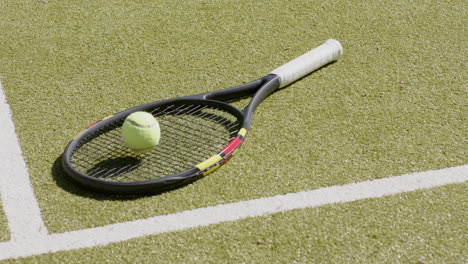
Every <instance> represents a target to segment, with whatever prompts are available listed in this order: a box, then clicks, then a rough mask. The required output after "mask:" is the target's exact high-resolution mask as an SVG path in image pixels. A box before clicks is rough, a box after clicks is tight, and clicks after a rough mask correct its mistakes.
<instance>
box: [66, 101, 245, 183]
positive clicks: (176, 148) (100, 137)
mask: <svg viewBox="0 0 468 264" xmlns="http://www.w3.org/2000/svg"><path fill="white" fill-rule="evenodd" d="M151 113H152V114H153V115H154V116H155V117H156V118H157V120H158V121H159V123H160V126H161V132H162V135H165V136H163V137H162V138H161V142H160V144H159V145H158V146H157V147H156V148H155V149H154V150H153V151H151V152H149V153H146V154H141V155H139V154H135V153H133V152H131V151H130V150H129V149H127V148H126V147H125V146H124V145H123V141H122V138H121V135H120V127H121V126H122V123H123V120H121V121H119V122H113V123H112V124H110V125H108V126H107V127H105V128H103V129H102V130H100V131H97V132H95V133H94V134H91V135H90V136H88V137H87V138H85V139H83V143H82V144H81V145H79V146H78V147H77V149H76V150H75V153H74V154H73V156H72V159H71V162H72V164H73V165H74V166H75V168H76V169H77V170H78V171H80V172H81V173H83V174H85V175H87V176H89V177H93V178H96V179H101V180H106V181H115V182H132V181H145V180H151V179H155V178H161V177H164V176H167V175H170V174H175V173H178V172H181V171H184V170H187V169H190V168H192V167H194V166H195V165H196V164H198V163H200V162H202V161H204V160H206V159H207V158H209V157H211V156H212V155H214V154H216V153H218V152H219V151H220V150H221V149H222V148H223V147H224V146H226V145H227V144H228V143H229V142H230V141H231V140H232V139H233V138H234V137H235V135H236V134H237V131H238V130H239V128H240V123H239V122H238V120H237V118H236V117H234V116H233V115H232V114H230V113H227V112H225V111H224V110H222V109H217V108H216V107H212V106H208V105H183V104H182V105H168V106H165V107H158V108H155V109H153V110H152V111H151Z"/></svg>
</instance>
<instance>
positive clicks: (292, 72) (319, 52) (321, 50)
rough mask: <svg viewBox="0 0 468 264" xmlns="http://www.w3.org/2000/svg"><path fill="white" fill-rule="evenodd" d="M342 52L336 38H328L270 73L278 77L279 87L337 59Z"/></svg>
mask: <svg viewBox="0 0 468 264" xmlns="http://www.w3.org/2000/svg"><path fill="white" fill-rule="evenodd" d="M342 54H343V47H341V44H340V42H339V41H338V40H334V39H329V40H327V41H325V43H323V44H322V45H320V46H318V47H316V48H314V49H313V50H311V51H309V52H307V53H305V54H303V55H301V56H299V57H297V58H295V59H294V60H292V61H290V62H288V63H286V64H284V65H283V66H280V67H278V68H276V69H275V70H274V71H272V72H271V73H272V74H276V75H277V76H278V77H279V78H280V88H282V87H284V86H286V85H288V84H290V83H292V82H295V81H297V80H298V79H300V78H302V77H304V76H305V75H307V74H309V73H311V72H313V71H315V70H317V69H319V68H320V67H322V66H324V65H326V64H328V63H330V62H332V61H335V60H337V59H338V58H339V57H340V56H341V55H342Z"/></svg>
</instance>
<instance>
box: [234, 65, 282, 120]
mask: <svg viewBox="0 0 468 264" xmlns="http://www.w3.org/2000/svg"><path fill="white" fill-rule="evenodd" d="M261 80H263V83H262V87H261V88H260V90H258V92H257V93H256V94H255V95H254V96H253V97H252V100H251V101H250V103H249V104H248V105H247V106H246V107H245V108H244V110H242V112H244V115H245V119H244V124H245V126H246V127H250V123H251V121H252V117H253V113H254V111H255V109H257V107H258V105H259V104H260V103H261V102H263V100H265V98H267V97H268V96H269V95H270V94H272V93H273V92H274V91H276V90H278V88H279V87H280V79H279V77H278V76H277V75H275V74H269V75H267V76H265V77H263V78H262V79H261Z"/></svg>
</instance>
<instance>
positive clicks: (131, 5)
mask: <svg viewBox="0 0 468 264" xmlns="http://www.w3.org/2000/svg"><path fill="white" fill-rule="evenodd" d="M465 6H466V5H465V4H464V2H463V1H426V0H417V1H413V2H411V3H410V2H407V1H371V2H369V1H352V2H350V1H343V0H341V1H340V0H332V1H299V0H292V1H287V2H284V1H279V0H275V1H167V0H166V1H120V0H116V1H112V2H109V1H102V0H94V1H88V0H85V1H38V0H26V1H16V0H15V1H14V0H4V1H2V3H0V10H1V11H0V19H1V20H0V21H1V22H0V27H1V28H0V29H1V32H2V34H0V42H1V43H2V44H1V45H0V54H1V55H0V56H1V63H0V77H1V81H2V84H3V87H4V90H5V93H6V96H7V100H8V103H9V104H10V106H11V109H12V112H13V118H14V122H15V126H16V130H17V133H18V136H19V139H20V142H21V146H22V150H23V153H24V155H25V160H26V163H27V166H28V170H29V173H30V177H31V181H32V184H33V188H34V191H35V194H36V196H37V199H38V202H39V204H40V207H41V210H42V211H41V212H42V216H43V218H44V221H45V223H46V225H47V227H48V229H49V232H52V233H54V232H65V231H70V230H78V229H82V228H89V227H94V226H102V225H107V224H111V223H117V222H122V221H130V220H135V219H140V218H147V217H150V216H154V215H160V214H169V213H174V212H179V211H182V210H188V209H193V208H200V207H206V206H211V205H216V204H220V203H228V202H235V201H242V200H250V199H254V198H259V197H264V196H272V195H277V194H284V193H290V192H298V191H303V190H311V189H316V188H320V187H326V186H332V185H339V184H346V183H352V182H359V181H363V180H371V179H378V178H385V177H389V176H393V175H400V174H405V173H409V172H416V171H425V170H429V169H438V168H444V167H451V166H456V165H461V164H466V163H467V161H468V160H467V156H466V131H467V127H466V116H467V114H468V111H467V107H466V100H467V90H466V89H467V87H468V83H467V79H468V78H467V74H466V72H467V71H466V57H467V56H466V45H465V43H467V36H466V34H463V32H464V30H465V25H466V22H467V19H466V7H465ZM328 38H335V39H338V40H339V41H340V42H341V43H342V45H343V47H344V49H345V53H344V56H343V57H342V58H341V59H340V61H338V62H336V63H334V64H332V65H329V66H327V67H325V68H323V69H321V70H319V71H317V72H315V73H314V74H312V75H310V76H308V77H306V78H304V79H302V80H300V81H299V82H297V83H295V84H293V85H291V86H289V87H288V88H286V89H283V90H280V91H278V92H276V93H275V94H273V95H271V96H270V98H268V99H267V100H266V101H265V102H264V103H263V104H262V105H261V106H260V107H259V108H258V110H257V113H256V114H255V116H254V122H253V124H252V130H251V131H250V133H249V135H248V138H247V141H246V143H245V144H244V145H243V147H242V149H241V150H240V151H239V154H237V156H236V157H234V158H233V159H232V161H231V162H229V163H228V164H227V165H226V166H224V167H223V168H221V169H220V170H218V171H217V172H216V173H214V174H213V175H210V176H209V177H207V178H204V179H202V180H200V181H198V182H196V183H194V184H191V185H189V186H186V187H184V188H181V189H178V190H175V191H172V192H168V193H164V194H161V195H156V196H148V197H118V196H108V195H102V194H96V193H92V192H89V191H87V190H84V189H82V188H81V187H79V186H77V185H76V184H74V183H73V182H72V181H70V180H69V179H68V178H66V177H65V176H64V173H63V171H62V170H61V166H60V162H59V161H60V155H61V152H62V151H63V148H64V147H65V145H66V144H67V142H68V141H69V140H70V139H71V138H73V137H74V136H75V135H76V134H77V133H79V132H80V131H81V130H82V129H83V128H84V127H86V126H87V125H89V124H91V123H93V122H94V121H96V120H99V119H101V118H103V117H105V116H108V115H109V114H113V113H116V112H118V111H121V110H124V109H126V108H129V107H132V106H135V105H139V104H142V103H146V102H150V101H154V100H158V99H165V98H170V97H177V96H182V95H190V94H194V93H201V92H205V91H211V90H216V89H220V88H224V87H228V86H232V85H237V84H240V83H243V82H247V81H250V80H252V79H255V78H257V77H261V76H263V75H265V74H266V73H268V72H269V71H271V70H273V69H274V68H276V67H277V66H279V65H281V64H283V63H285V62H287V61H289V60H290V59H293V58H294V57H296V56H298V55H300V54H302V53H304V52H306V51H308V50H309V49H311V48H313V47H315V46H317V45H319V44H321V43H322V42H323V41H325V40H326V39H328ZM451 188H455V189H457V188H458V189H460V188H466V186H464V187H463V186H462V187H460V186H459V187H447V188H441V189H438V190H437V191H427V192H422V193H423V194H424V193H428V195H430V194H431V193H433V192H434V193H444V192H443V191H444V190H451ZM446 195H447V198H444V197H446V196H444V195H441V196H440V197H441V198H440V199H441V201H438V198H437V197H439V196H435V195H434V196H431V197H432V200H430V201H432V202H434V203H445V204H446V205H450V206H451V207H447V208H445V207H444V206H443V205H440V206H435V207H434V208H439V209H444V210H449V211H450V212H453V211H457V210H456V208H458V207H459V203H460V200H459V199H462V198H463V195H458V196H450V199H449V198H448V196H449V195H451V194H450V193H449V194H446ZM454 195H455V194H454ZM399 197H400V196H399ZM402 197H405V204H403V205H400V204H396V205H395V206H396V207H397V208H401V209H400V210H408V212H407V214H403V215H401V216H402V217H404V219H402V218H401V217H397V216H398V214H397V212H396V211H395V210H398V209H390V208H387V206H390V205H388V203H389V204H392V203H393V202H395V200H398V199H399V198H395V197H393V198H386V199H382V200H380V199H378V200H376V201H362V202H357V203H353V204H352V205H333V206H326V207H323V208H316V209H310V210H304V211H295V212H290V213H285V214H280V215H275V216H273V218H274V219H275V220H274V222H271V220H269V219H270V218H271V217H264V218H255V219H248V220H243V221H239V222H235V223H228V224H221V225H219V226H216V227H215V228H213V229H212V227H207V228H201V229H196V230H187V231H183V232H179V233H176V234H165V235H161V236H157V237H149V238H142V239H136V240H134V241H132V242H130V244H131V245H132V246H130V248H132V249H131V250H130V251H129V252H128V256H126V257H124V256H123V255H120V256H121V257H122V258H128V260H131V259H133V257H134V256H135V255H139V254H138V253H141V252H140V251H138V248H141V246H138V245H139V244H142V246H143V249H144V250H145V252H148V251H150V250H149V249H148V248H147V247H149V245H151V244H152V243H156V242H155V241H160V242H157V243H162V244H161V245H164V246H163V247H165V245H166V244H167V243H170V245H169V247H172V249H171V250H170V251H169V252H176V251H177V248H179V247H180V244H178V242H177V241H181V240H183V237H185V236H188V237H190V240H188V242H187V244H186V245H190V242H193V243H195V242H196V240H197V236H200V238H199V239H200V241H205V240H207V241H210V242H209V243H207V244H206V245H204V246H203V248H202V249H200V250H205V251H207V252H208V251H210V252H215V253H214V254H215V255H214V256H212V257H213V259H217V258H218V257H219V258H220V259H221V260H228V259H230V257H229V256H227V257H226V258H225V259H223V256H222V255H223V253H222V252H223V250H225V249H229V250H233V251H228V252H231V253H228V254H233V255H234V254H235V250H238V251H239V252H240V253H239V254H241V255H244V257H245V259H242V260H241V259H239V262H241V261H245V262H251V260H254V259H256V257H257V256H256V255H255V254H256V253H254V252H253V251H252V252H251V251H249V250H248V249H247V248H248V247H253V248H262V247H263V248H265V251H260V253H259V254H262V252H263V253H264V254H272V255H271V256H278V255H274V254H273V252H275V251H274V250H273V249H272V248H271V247H273V246H274V245H275V246H277V247H279V248H281V250H283V251H284V252H287V251H288V250H287V248H286V247H288V243H289V242H288V241H293V242H291V243H299V240H296V239H301V237H302V236H307V235H309V236H310V237H309V239H312V237H313V236H316V235H317V234H320V235H327V236H329V240H327V241H328V242H325V241H322V242H323V243H321V244H319V246H318V247H319V250H318V251H310V249H308V248H306V245H304V246H303V247H300V248H301V250H304V254H305V255H304V256H305V258H300V257H298V261H299V262H308V261H306V260H307V259H308V258H309V257H312V255H314V254H312V253H313V252H315V253H318V252H322V256H323V258H324V259H327V257H329V258H328V259H334V258H332V257H333V256H334V257H336V259H337V260H338V259H339V257H340V256H344V255H348V256H351V255H352V252H357V251H359V250H362V251H365V252H364V253H362V255H360V256H361V257H362V258H363V260H366V259H367V260H368V262H373V261H372V260H373V259H374V258H373V256H375V257H376V258H378V259H385V258H384V256H385V255H382V256H380V255H379V254H380V253H378V252H377V251H376V250H377V248H376V247H375V244H374V243H375V242H376V241H373V240H372V239H368V238H366V237H363V235H362V234H359V232H355V230H354V231H353V235H352V236H351V237H349V241H350V243H351V245H353V246H351V247H349V246H348V247H347V246H345V244H340V243H344V240H342V242H339V241H340V239H344V238H345V237H344V233H343V232H347V231H346V228H347V227H348V228H351V226H350V225H351V223H352V222H349V223H348V222H347V223H345V226H342V224H343V223H340V222H337V221H330V220H332V219H341V218H343V216H346V213H345V212H344V211H343V210H345V208H347V209H350V210H352V211H355V210H356V209H357V208H359V211H361V210H362V214H361V215H352V216H349V217H350V218H352V219H351V220H352V221H355V224H356V230H361V231H362V230H366V223H368V222H369V221H366V220H372V221H373V222H374V223H375V226H374V227H373V228H374V229H378V225H377V223H379V221H385V222H386V223H387V224H386V225H382V226H384V227H386V228H388V226H395V227H398V226H399V224H398V223H399V222H398V221H407V222H408V223H411V224H408V226H406V227H402V228H403V229H401V230H400V231H398V232H399V234H401V233H404V232H405V231H404V230H406V229H404V228H407V230H411V229H413V228H412V227H414V226H417V225H418V224H419V225H427V224H428V223H427V221H426V219H431V218H432V217H433V216H434V215H435V214H436V213H437V211H436V210H428V211H427V212H426V211H424V212H422V211H416V210H417V209H418V208H419V205H420V204H421V203H423V202H425V200H421V199H418V198H417V197H419V196H418V195H416V194H408V195H406V194H405V195H402ZM451 199H457V200H456V201H458V202H457V203H453V202H452V200H451ZM392 206H393V205H392ZM428 206H429V205H428ZM372 208H375V209H379V210H380V209H386V211H388V212H389V213H392V214H396V215H397V216H394V217H390V218H388V217H387V216H386V215H385V214H377V215H373V214H372V212H374V211H379V210H371V209H372ZM450 208H452V209H453V211H452V210H450ZM384 211H385V210H384ZM364 212H366V213H364ZM316 217H319V218H320V219H321V220H320V222H321V223H323V224H326V225H325V226H324V227H320V226H317V225H316V223H315V221H312V220H311V219H314V218H316ZM0 219H1V218H0ZM405 219H406V220H405ZM457 219H458V220H460V219H462V218H457ZM1 221H2V220H0V225H3V224H2V222H1ZM392 221H393V222H392ZM444 221H445V222H447V223H450V224H449V225H448V226H445V227H444V228H445V229H444V230H446V231H447V232H452V233H456V232H459V231H460V225H459V223H452V222H450V221H451V218H450V217H442V218H441V219H440V220H439V223H444ZM455 222H456V221H455ZM273 223H274V224H273ZM288 224H292V225H302V226H297V227H291V228H301V229H303V230H309V229H311V230H315V231H311V232H304V233H303V234H300V236H299V237H297V238H295V237H296V236H295V235H290V236H286V237H285V238H284V240H281V241H275V239H279V235H278V234H276V235H275V237H273V238H268V236H266V237H260V238H257V237H259V236H260V233H259V232H266V233H265V234H268V232H279V231H280V230H282V228H281V226H283V227H285V226H287V225H288ZM263 226H264V227H263ZM278 226H279V227H278ZM252 227H255V228H253V229H252V230H250V228H252ZM260 227H262V228H263V229H261V230H262V231H260V230H257V231H255V229H257V228H260ZM438 227H439V226H438ZM249 230H250V231H249ZM289 230H292V229H289ZM249 232H256V233H255V234H254V235H253V237H255V239H254V240H253V242H252V241H251V240H248V241H246V240H245V239H240V238H241V237H243V236H245V235H247V234H249ZM369 232H370V231H369ZM382 232H385V236H387V235H388V237H389V242H388V243H391V244H384V245H383V247H385V248H386V250H387V253H388V256H389V259H395V257H396V256H397V255H398V254H400V255H401V256H404V255H411V256H416V255H417V254H419V253H421V255H422V256H428V254H432V253H433V252H434V251H437V252H439V251H440V252H445V253H444V254H442V255H440V257H437V256H435V257H433V259H444V258H445V257H447V259H449V260H454V259H455V260H456V259H458V260H460V253H459V252H460V250H461V247H462V245H460V243H459V241H460V240H454V241H452V242H450V243H448V244H446V243H442V241H445V240H444V239H442V238H440V239H439V238H438V237H437V236H436V235H435V234H434V233H427V234H426V235H425V238H424V239H427V240H435V241H439V242H440V243H438V242H431V243H432V244H431V246H430V247H428V248H424V247H421V248H412V247H405V246H404V245H406V244H408V243H410V242H408V239H410V238H411V239H415V238H414V235H415V233H414V232H416V231H415V230H413V233H408V234H407V235H406V236H403V237H402V238H399V237H400V236H399V235H398V234H392V229H385V231H382ZM225 233H232V235H233V237H234V238H235V237H237V238H238V239H228V238H226V236H225V235H223V234H225ZM195 234H197V235H195ZM338 234H341V237H340V236H339V235H338ZM369 235H371V234H369ZM337 236H338V237H337ZM0 238H8V234H7V230H4V229H2V231H0ZM225 239H226V240H225ZM269 239H270V240H269ZM271 239H273V240H271ZM290 239H292V240H290ZM302 239H306V238H305V237H302ZM257 240H258V241H260V242H259V244H256V242H255V241H257ZM347 240H348V239H347ZM380 240H382V241H383V242H382V243H384V242H385V241H384V240H385V237H382V238H380ZM200 241H198V243H195V244H194V245H200V244H203V243H200ZM216 241H224V242H223V243H216ZM262 241H263V242H262ZM269 241H270V242H269ZM329 241H331V242H329ZM333 241H336V244H333V245H330V244H329V243H334V242H333ZM399 243H400V245H402V246H401V247H400V249H401V250H402V252H400V253H398V251H397V250H396V249H395V250H394V251H392V250H391V249H390V248H389V247H390V246H392V245H397V244H399ZM161 245H160V246H155V248H158V247H159V248H161ZM340 245H341V247H340ZM465 246H466V245H465ZM122 247H126V243H119V244H116V245H111V246H108V247H105V248H102V249H88V250H80V251H77V252H71V253H68V252H66V253H60V254H59V256H63V258H68V257H70V258H71V257H76V256H78V257H79V259H84V258H82V256H81V255H88V256H89V257H91V256H92V255H93V254H91V253H90V252H93V251H94V250H96V251H97V252H102V253H103V255H102V256H101V255H96V256H93V257H96V258H101V257H102V258H103V257H104V256H105V255H108V253H109V252H113V251H119V250H121V248H122ZM145 247H146V248H145ZM330 247H331V248H335V249H337V250H335V251H333V250H329V248H330ZM268 248H270V249H268ZM291 248H295V247H294V246H292V245H291ZM338 248H340V249H339V250H338ZM451 248H454V249H453V250H454V251H453V252H451V251H452V249H451ZM133 249H135V250H133ZM143 249H142V250H143ZM400 249H399V250H400ZM155 250H156V252H157V253H156V254H157V255H160V254H161V252H159V251H158V250H157V249H155ZM193 250H194V251H197V249H196V248H193ZM298 250H299V249H298ZM291 252H292V253H291V254H294V251H291ZM372 252H374V253H372ZM296 253H297V254H299V253H298V252H297V251H296ZM387 253H382V254H387ZM452 253H453V254H452ZM465 253H466V252H465ZM148 254H149V253H148ZM181 254H185V256H181V257H180V260H181V262H183V261H182V260H185V259H187V258H189V255H190V251H189V250H188V249H187V250H186V251H184V252H183V253H181ZM200 254H201V253H200ZM216 254H220V255H221V256H217V255H216ZM248 254H251V255H250V258H248V257H249V255H248ZM335 254H336V255H335ZM372 254H374V255H372ZM462 255H463V254H462ZM145 256H150V255H145ZM194 256H195V255H194ZM465 256H466V254H465ZM48 257H52V258H54V256H53V255H52V256H46V257H44V259H46V258H48ZM316 257H318V256H316ZM166 258H167V260H168V261H169V260H170V256H166ZM174 258H176V257H174ZM266 258H267V259H268V256H266ZM37 259H38V260H42V257H41V256H40V257H37ZM155 259H157V257H155ZM177 259H178V258H177ZM272 259H273V258H272ZM293 259H294V258H290V259H288V255H287V254H286V255H284V262H290V261H292V260H293ZM313 259H316V258H315V257H314V258H313ZM236 260H237V259H236ZM316 260H317V261H319V259H316ZM349 261H351V262H352V259H349ZM411 261H416V260H415V259H414V258H412V259H411ZM200 262H203V259H201V260H200ZM279 262H282V261H281V260H279ZM390 262H393V261H390Z"/></svg>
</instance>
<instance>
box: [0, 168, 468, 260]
mask: <svg viewBox="0 0 468 264" xmlns="http://www.w3.org/2000/svg"><path fill="white" fill-rule="evenodd" d="M467 180H468V164H467V165H463V166H458V167H453V168H447V169H441V170H433V171H426V172H420V173H412V174H405V175H402V176H395V177H390V178H384V179H379V180H373V181H364V182H359V183H353V184H347V185H342V186H332V187H327V188H321V189H317V190H312V191H305V192H298V193H290V194H286V195H278V196H273V197H265V198H260V199H255V200H250V201H242V202H237V203H230V204H221V205H217V206H211V207H206V208H199V209H194V210H189V211H183V212H179V213H174V214H170V215H162V216H155V217H151V218H148V219H142V220H136V221H130V222H124V223H117V224H112V225H108V226H102V227H96V228H89V229H83V230H77V231H71V232H66V233H60V234H51V235H48V236H44V237H34V238H30V239H27V240H22V241H19V240H16V241H9V242H3V243H0V260H1V259H7V258H18V257H27V256H31V255H37V254H43V253H48V252H57V251H65V250H72V249H79V248H88V247H95V246H102V245H107V244H109V243H114V242H119V241H125V240H128V239H132V238H137V237H143V236H147V235H154V234H161V233H165V232H170V231H176V230H182V229H186V228H193V227H200V226H207V225H211V224H217V223H221V222H226V221H235V220H239V219H244V218H248V217H256V216H262V215H266V214H272V213H278V212H284V211H288V210H293V209H300V208H310V207H316V206H321V205H326V204H331V203H344V202H352V201H357V200H361V199H367V198H376V197H382V196H387V195H392V194H398V193H403V192H410V191H415V190H419V189H428V188H433V187H436V186H442V185H446V184H452V183H462V182H465V181H467Z"/></svg>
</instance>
